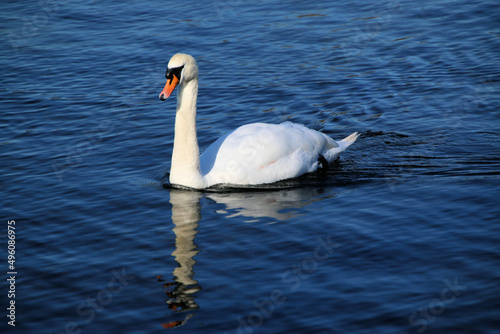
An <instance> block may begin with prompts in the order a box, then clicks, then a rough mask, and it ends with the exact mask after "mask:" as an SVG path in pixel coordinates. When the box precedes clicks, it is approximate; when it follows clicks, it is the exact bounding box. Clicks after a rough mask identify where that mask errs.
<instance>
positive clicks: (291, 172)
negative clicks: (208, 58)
mask: <svg viewBox="0 0 500 334" xmlns="http://www.w3.org/2000/svg"><path fill="white" fill-rule="evenodd" d="M165 77H166V79H167V83H166V85H165V88H163V90H162V91H161V93H160V99H161V100H162V101H164V100H166V99H167V98H168V97H169V96H170V95H171V94H172V92H173V91H174V89H175V87H176V86H179V89H178V91H177V115H176V118H175V138H174V149H173V153H172V165H171V169H170V183H171V184H172V185H173V186H181V187H188V188H195V189H204V188H207V187H210V186H213V185H216V184H230V185H239V186H241V185H260V184H267V183H272V182H276V181H279V180H284V179H289V178H294V177H297V176H300V175H302V174H305V173H308V172H313V171H316V170H317V169H318V167H319V165H320V164H321V165H326V164H327V163H330V162H332V161H333V160H335V159H336V158H337V157H338V156H339V154H340V153H341V152H343V151H344V150H345V149H346V148H347V147H349V145H351V144H352V143H354V142H355V141H356V139H357V138H358V135H359V134H358V133H357V132H355V133H353V134H351V135H350V136H348V137H346V138H344V139H343V140H341V141H334V140H333V139H332V138H330V137H329V136H327V135H325V134H323V133H321V132H318V131H315V130H311V129H308V128H306V127H305V126H303V125H299V124H294V123H291V122H285V123H281V124H265V123H253V124H247V125H243V126H241V127H239V128H237V129H236V130H234V131H232V132H230V133H228V134H226V135H224V136H222V137H221V138H219V139H218V140H217V141H215V142H214V143H213V144H212V145H210V146H209V147H208V148H207V149H206V150H205V152H203V154H202V155H201V156H200V153H199V147H198V139H197V136H196V99H197V95H198V65H197V64H196V60H195V59H194V58H193V57H192V56H190V55H187V54H182V53H178V54H176V55H174V56H173V57H172V58H171V59H170V61H169V63H168V68H167V71H166V74H165Z"/></svg>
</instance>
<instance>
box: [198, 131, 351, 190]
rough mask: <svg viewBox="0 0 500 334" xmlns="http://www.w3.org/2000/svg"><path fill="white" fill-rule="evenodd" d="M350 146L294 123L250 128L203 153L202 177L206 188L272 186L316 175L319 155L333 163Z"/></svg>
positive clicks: (229, 136)
mask: <svg viewBox="0 0 500 334" xmlns="http://www.w3.org/2000/svg"><path fill="white" fill-rule="evenodd" d="M354 140H355V139H354ZM350 144H351V143H349V144H347V143H343V141H340V142H336V141H334V140H333V139H332V138H330V137H329V136H327V135H325V134H323V133H321V132H318V131H315V130H311V129H308V128H306V127H305V126H303V125H300V124H294V123H291V122H285V123H281V124H266V123H253V124H247V125H243V126H241V127H239V128H237V129H236V130H234V131H232V132H230V133H228V134H226V135H224V136H222V137H221V138H219V139H218V140H217V141H216V142H214V143H213V144H212V145H210V146H209V147H208V148H207V149H206V150H205V151H204V152H203V154H202V155H201V157H200V167H201V173H202V177H203V178H204V179H205V183H206V186H207V187H209V186H211V185H214V184H220V183H227V184H241V185H255V184H266V183H272V182H276V181H279V180H284V179H288V178H293V177H297V176H300V175H302V174H305V173H308V172H313V171H315V170H316V169H317V168H318V164H319V163H318V157H319V155H323V156H324V157H325V159H326V160H327V161H328V162H331V161H333V160H334V159H336V158H337V157H338V155H339V154H340V153H341V152H342V151H343V150H344V149H345V148H347V146H349V145H350Z"/></svg>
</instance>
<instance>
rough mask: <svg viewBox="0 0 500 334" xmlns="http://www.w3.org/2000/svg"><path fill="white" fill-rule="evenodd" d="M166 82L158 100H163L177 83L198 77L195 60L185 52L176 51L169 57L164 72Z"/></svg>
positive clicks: (180, 83) (181, 83)
mask: <svg viewBox="0 0 500 334" xmlns="http://www.w3.org/2000/svg"><path fill="white" fill-rule="evenodd" d="M165 78H166V79H167V83H166V84H165V87H164V88H163V90H162V91H161V93H160V100H162V101H165V100H166V99H167V98H168V97H169V96H170V95H171V94H172V92H173V91H174V89H175V87H176V86H177V85H183V84H185V83H187V82H189V81H191V80H193V79H196V78H198V65H197V64H196V60H195V59H194V58H193V57H192V56H190V55H188V54H185V53H177V54H175V55H173V56H172V58H170V61H169V62H168V65H167V71H166V72H165Z"/></svg>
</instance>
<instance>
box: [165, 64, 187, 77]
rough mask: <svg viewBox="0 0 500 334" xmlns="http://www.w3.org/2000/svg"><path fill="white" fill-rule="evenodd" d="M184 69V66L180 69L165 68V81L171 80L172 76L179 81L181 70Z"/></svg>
mask: <svg viewBox="0 0 500 334" xmlns="http://www.w3.org/2000/svg"><path fill="white" fill-rule="evenodd" d="M183 68H184V65H182V66H180V67H174V68H167V71H166V72H165V79H167V80H168V79H173V77H174V75H175V76H176V77H177V79H179V81H180V80H181V73H182V69H183Z"/></svg>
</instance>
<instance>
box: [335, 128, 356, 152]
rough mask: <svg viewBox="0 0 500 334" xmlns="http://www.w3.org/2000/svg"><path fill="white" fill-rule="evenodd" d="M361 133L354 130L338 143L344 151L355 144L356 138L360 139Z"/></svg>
mask: <svg viewBox="0 0 500 334" xmlns="http://www.w3.org/2000/svg"><path fill="white" fill-rule="evenodd" d="M359 135H360V134H359V132H354V133H352V134H350V135H349V136H347V137H345V138H344V139H342V140H341V141H339V142H338V143H339V145H340V146H341V147H342V151H344V150H345V149H346V148H348V147H349V146H351V145H352V144H354V142H355V141H356V139H358V137H359Z"/></svg>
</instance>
